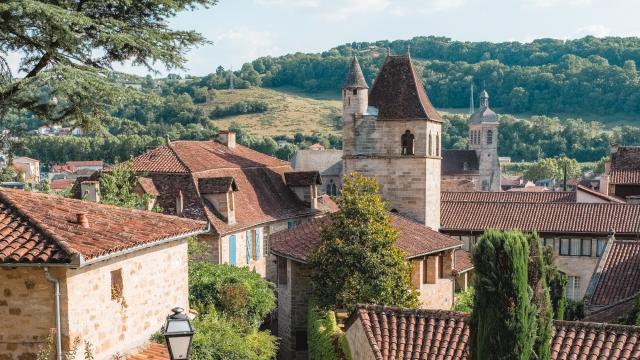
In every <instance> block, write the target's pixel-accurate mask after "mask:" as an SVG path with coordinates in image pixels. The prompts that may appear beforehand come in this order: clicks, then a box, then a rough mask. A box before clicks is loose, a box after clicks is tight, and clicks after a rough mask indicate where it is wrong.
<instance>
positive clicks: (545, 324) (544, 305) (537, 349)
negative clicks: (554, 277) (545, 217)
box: [529, 233, 553, 360]
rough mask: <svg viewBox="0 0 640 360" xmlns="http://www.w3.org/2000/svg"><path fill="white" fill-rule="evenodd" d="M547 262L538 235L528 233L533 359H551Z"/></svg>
mask: <svg viewBox="0 0 640 360" xmlns="http://www.w3.org/2000/svg"><path fill="white" fill-rule="evenodd" d="M547 270H548V269H547V263H546V261H545V256H544V249H543V247H542V245H541V244H540V237H539V236H538V234H536V233H533V234H531V235H529V287H531V290H532V292H533V303H534V304H535V306H536V310H537V326H536V332H537V333H536V338H535V343H534V346H533V351H534V354H533V355H534V357H533V358H534V359H538V360H549V359H551V337H552V336H553V308H552V305H551V296H550V295H549V288H548V286H547Z"/></svg>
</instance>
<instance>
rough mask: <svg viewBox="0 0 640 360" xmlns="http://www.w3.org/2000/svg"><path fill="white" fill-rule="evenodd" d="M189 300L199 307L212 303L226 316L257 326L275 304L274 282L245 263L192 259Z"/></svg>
mask: <svg viewBox="0 0 640 360" xmlns="http://www.w3.org/2000/svg"><path fill="white" fill-rule="evenodd" d="M189 300H190V301H191V303H192V304H194V305H195V306H196V307H197V308H198V309H200V311H206V310H207V309H208V308H210V307H213V308H215V309H216V310H217V311H219V312H220V313H222V314H223V315H226V316H230V317H233V318H234V319H237V320H243V321H246V323H247V324H249V325H252V326H259V325H260V324H261V323H262V321H263V320H264V318H265V317H266V316H267V315H269V314H270V313H271V312H272V311H273V310H274V309H275V307H276V300H275V292H274V287H273V285H272V284H271V283H270V282H268V281H267V280H265V279H263V278H261V277H260V275H258V274H256V273H254V272H251V271H250V270H249V269H248V268H246V267H236V266H231V265H216V264H211V263H207V262H192V263H191V264H190V265H189Z"/></svg>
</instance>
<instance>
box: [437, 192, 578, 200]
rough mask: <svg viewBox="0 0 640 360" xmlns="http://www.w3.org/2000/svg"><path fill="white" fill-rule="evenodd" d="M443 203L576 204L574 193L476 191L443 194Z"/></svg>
mask: <svg viewBox="0 0 640 360" xmlns="http://www.w3.org/2000/svg"><path fill="white" fill-rule="evenodd" d="M440 198H441V200H442V201H463V202H523V203H554V202H562V203H575V202H576V193H575V192H574V191H566V192H563V191H556V192H552V191H549V192H507V191H500V192H498V191H494V192H490V191H475V192H442V193H441V194H440Z"/></svg>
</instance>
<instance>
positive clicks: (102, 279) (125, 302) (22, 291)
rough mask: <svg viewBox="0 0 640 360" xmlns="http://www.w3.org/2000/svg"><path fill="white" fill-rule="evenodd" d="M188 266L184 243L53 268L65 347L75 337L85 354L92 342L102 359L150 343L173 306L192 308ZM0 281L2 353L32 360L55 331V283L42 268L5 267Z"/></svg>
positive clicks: (8, 357) (1, 355) (9, 357)
mask: <svg viewBox="0 0 640 360" xmlns="http://www.w3.org/2000/svg"><path fill="white" fill-rule="evenodd" d="M187 263H188V262H187V242H186V240H180V241H174V242H170V243H166V244H163V245H158V246H155V247H151V248H148V249H144V250H140V251H136V252H133V253H129V254H126V255H122V256H118V257H115V258H112V259H108V260H104V261H101V262H98V263H95V264H92V265H87V266H84V267H81V268H79V269H64V268H51V269H50V271H51V273H52V275H53V276H54V277H56V278H57V279H59V280H60V291H61V319H62V335H63V344H62V345H63V350H64V351H68V350H69V349H70V348H71V347H72V344H73V341H74V340H75V339H76V338H77V339H79V340H80V344H81V347H82V348H81V349H80V352H82V351H83V350H84V343H85V341H86V342H88V343H90V344H91V346H92V350H93V355H94V357H95V359H96V360H102V359H111V358H112V357H113V356H114V355H116V354H125V353H127V352H129V351H131V350H133V349H135V348H137V347H139V346H141V345H143V344H145V343H147V342H148V341H149V337H150V336H151V335H152V334H153V333H155V332H157V331H158V330H160V328H161V326H162V325H163V324H164V321H165V319H166V316H167V314H169V313H170V312H171V309H172V308H174V307H176V306H179V307H182V308H185V309H188V308H189V307H188V305H189V303H188V279H187V276H188V270H187ZM0 283H1V284H2V286H1V288H2V291H3V292H2V293H1V294H0V316H3V319H6V320H5V322H4V324H5V325H4V326H3V328H2V329H1V330H0V358H2V359H3V360H13V359H15V360H27V359H33V358H35V354H36V353H37V352H38V349H39V347H40V346H41V345H42V344H43V343H44V341H45V339H46V337H47V335H48V334H49V333H50V331H51V329H54V328H55V318H54V291H53V285H52V284H51V283H49V282H48V281H47V280H46V278H45V275H44V272H43V269H42V268H41V267H19V268H13V269H12V268H0ZM118 284H120V285H118ZM114 285H115V286H116V287H119V288H120V290H119V291H117V290H116V291H114V288H113V287H114ZM4 304H6V305H4ZM12 317H13V318H14V319H12ZM53 351H54V352H55V347H54V350H53Z"/></svg>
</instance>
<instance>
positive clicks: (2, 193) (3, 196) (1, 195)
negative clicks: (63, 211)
mask: <svg viewBox="0 0 640 360" xmlns="http://www.w3.org/2000/svg"><path fill="white" fill-rule="evenodd" d="M8 193H9V191H8V190H7V189H1V190H0V201H1V202H3V203H5V204H6V205H7V206H8V207H9V208H11V210H13V211H15V212H16V213H17V214H18V215H20V216H21V217H23V218H24V219H25V221H27V222H28V223H29V224H31V225H32V226H33V227H34V228H36V229H37V230H38V231H40V232H42V233H43V234H44V235H45V236H47V237H49V238H50V239H51V240H53V241H54V242H55V243H56V245H58V246H60V248H61V249H62V250H63V251H64V252H66V253H67V256H69V257H71V256H72V255H76V254H78V255H79V254H80V253H79V252H78V251H76V250H74V249H73V248H72V247H71V246H70V245H69V244H67V242H66V241H64V240H62V239H60V238H59V237H58V236H57V235H56V234H55V233H54V232H53V231H51V230H50V229H49V228H48V227H47V226H46V225H44V224H42V223H40V221H37V220H35V219H34V218H33V217H32V216H31V215H30V214H28V213H27V212H25V211H24V210H23V209H21V208H20V207H19V206H18V204H17V203H16V202H15V201H13V200H12V199H11V198H9V196H8V195H7V194H8ZM38 196H42V195H40V194H39V195H38Z"/></svg>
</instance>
